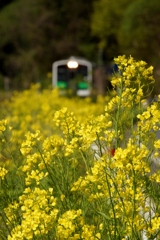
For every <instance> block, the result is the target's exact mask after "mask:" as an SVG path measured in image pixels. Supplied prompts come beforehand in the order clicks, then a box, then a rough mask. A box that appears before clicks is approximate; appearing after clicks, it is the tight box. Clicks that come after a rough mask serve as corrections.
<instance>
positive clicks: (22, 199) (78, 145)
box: [0, 56, 160, 240]
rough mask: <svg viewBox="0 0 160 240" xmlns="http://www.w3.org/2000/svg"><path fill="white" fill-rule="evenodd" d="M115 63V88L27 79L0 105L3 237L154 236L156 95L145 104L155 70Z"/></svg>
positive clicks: (157, 219)
mask: <svg viewBox="0 0 160 240" xmlns="http://www.w3.org/2000/svg"><path fill="white" fill-rule="evenodd" d="M115 63H116V64H117V65H118V69H119V71H118V72H117V73H116V74H115V76H113V78H112V80H111V81H112V85H113V88H114V90H113V95H112V96H110V97H109V96H107V97H104V98H103V97H100V96H99V97H98V98H97V102H93V101H92V100H91V99H89V98H86V99H78V98H67V97H65V96H59V94H58V91H57V90H56V89H54V90H51V89H50V90H44V91H42V92H41V91H40V89H38V88H37V86H33V87H32V88H31V89H30V90H26V91H24V92H22V93H16V94H15V95H14V97H13V98H12V99H11V100H10V102H9V103H8V102H4V103H2V115H3V117H4V119H2V120H1V121H0V141H1V142H0V164H1V167H0V202H2V203H3V204H0V216H1V219H0V221H1V222H2V223H0V236H1V238H2V239H8V240H14V239H16V240H17V239H22V240H26V239H55V240H64V239H70V240H76V239H77V240H80V239H82V240H96V239H99V240H119V239H121V240H122V239H128V240H137V239H144V236H145V239H146V238H148V239H160V230H159V226H160V207H159V199H160V195H159V190H160V186H159V183H160V177H159V176H160V175H159V173H160V170H159V169H160V168H159V156H160V140H159V139H157V138H156V132H157V131H158V130H160V124H159V122H160V121H159V118H160V108H159V100H158V101H157V102H156V103H153V104H151V105H150V106H148V107H145V108H144V106H143V100H144V99H145V98H146V96H147V95H148V88H149V86H151V84H153V83H154V79H153V77H152V71H153V68H152V67H148V68H147V64H146V63H145V62H143V61H138V62H137V61H135V60H134V59H133V58H132V57H129V58H126V57H125V56H119V57H118V58H116V59H115ZM150 89H151V88H150ZM158 99H160V97H158ZM33 103H34V104H33ZM4 107H5V108H4ZM6 110H7V111H6Z"/></svg>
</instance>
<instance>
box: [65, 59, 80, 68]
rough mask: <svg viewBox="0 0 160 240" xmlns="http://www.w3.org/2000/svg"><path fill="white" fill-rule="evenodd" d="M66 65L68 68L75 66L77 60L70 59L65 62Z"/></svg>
mask: <svg viewBox="0 0 160 240" xmlns="http://www.w3.org/2000/svg"><path fill="white" fill-rule="evenodd" d="M67 66H68V68H77V67H78V62H76V61H73V60H71V61H69V62H68V63H67Z"/></svg>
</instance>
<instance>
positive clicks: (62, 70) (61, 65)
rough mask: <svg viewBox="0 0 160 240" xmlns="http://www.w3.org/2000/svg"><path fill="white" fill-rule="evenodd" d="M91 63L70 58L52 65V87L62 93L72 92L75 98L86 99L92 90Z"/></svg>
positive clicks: (81, 59)
mask: <svg viewBox="0 0 160 240" xmlns="http://www.w3.org/2000/svg"><path fill="white" fill-rule="evenodd" d="M92 71H93V66H92V63H91V62H90V61H88V60H86V59H83V58H78V57H70V58H69V59H64V60H59V61H56V62H54V63H53V65H52V86H53V87H58V88H59V89H60V90H62V92H65V91H67V90H72V92H73V93H75V94H76V95H77V96H80V97H86V96H89V95H90V94H91V90H92V81H93V79H92Z"/></svg>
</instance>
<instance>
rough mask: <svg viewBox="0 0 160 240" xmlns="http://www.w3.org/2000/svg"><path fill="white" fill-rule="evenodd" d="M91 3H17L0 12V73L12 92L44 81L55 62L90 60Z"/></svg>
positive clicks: (41, 0) (20, 0)
mask: <svg viewBox="0 0 160 240" xmlns="http://www.w3.org/2000/svg"><path fill="white" fill-rule="evenodd" d="M92 2H93V0H91V1H89V2H86V1H84V0H81V1H80V0H78V1H76V2H75V1H73V0H67V1H66V0H59V1H56V0H54V1H49V0H34V1H32V0H17V1H14V2H12V3H10V4H9V5H8V6H6V7H5V8H3V9H2V10H1V12H0V35H1V39H0V63H1V67H0V71H1V74H2V75H3V76H8V77H9V78H10V79H12V85H13V87H14V88H15V87H20V86H21V87H28V86H29V85H30V83H31V82H36V81H41V79H44V78H45V76H46V74H47V72H48V71H51V67H52V63H53V62H54V61H55V60H58V59H61V58H65V57H69V56H70V55H80V56H84V57H86V58H89V59H90V60H92V59H94V46H95V45H94V41H93V38H92V37H91V34H90V14H91V12H92Z"/></svg>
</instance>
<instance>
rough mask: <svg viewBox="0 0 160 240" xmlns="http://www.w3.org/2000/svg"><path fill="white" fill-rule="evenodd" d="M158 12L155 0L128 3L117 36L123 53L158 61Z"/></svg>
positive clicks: (157, 3)
mask: <svg viewBox="0 0 160 240" xmlns="http://www.w3.org/2000/svg"><path fill="white" fill-rule="evenodd" d="M159 12H160V2H159V1H157V0H153V1H145V0H139V1H136V2H133V3H132V4H130V6H129V8H128V9H127V10H126V12H125V14H124V18H123V22H122V25H121V29H120V36H119V39H120V44H121V48H122V49H123V51H124V53H128V54H131V55H133V56H135V57H136V58H142V59H144V60H145V61H147V62H148V63H151V62H152V64H154V65H155V64H156V63H157V62H159V56H158V55H157V52H159V51H160V45H159V42H160V34H159V23H160V15H159ZM124 39H125V41H124ZM156 55H157V57H156Z"/></svg>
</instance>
